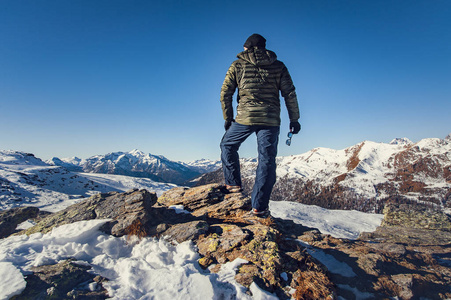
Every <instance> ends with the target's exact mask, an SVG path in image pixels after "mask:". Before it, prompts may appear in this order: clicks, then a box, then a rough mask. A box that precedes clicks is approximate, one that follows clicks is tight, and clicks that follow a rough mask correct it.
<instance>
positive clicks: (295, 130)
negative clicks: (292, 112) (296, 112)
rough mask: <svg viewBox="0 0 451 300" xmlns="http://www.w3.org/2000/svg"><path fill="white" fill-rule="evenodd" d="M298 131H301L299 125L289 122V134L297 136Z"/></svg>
mask: <svg viewBox="0 0 451 300" xmlns="http://www.w3.org/2000/svg"><path fill="white" fill-rule="evenodd" d="M299 131H301V124H299V122H298V121H296V122H290V132H292V133H293V134H297V133H299Z"/></svg>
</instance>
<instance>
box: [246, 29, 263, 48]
mask: <svg viewBox="0 0 451 300" xmlns="http://www.w3.org/2000/svg"><path fill="white" fill-rule="evenodd" d="M244 47H246V48H252V47H258V48H266V39H265V38H264V37H262V36H261V35H259V34H257V33H254V34H253V35H251V36H250V37H248V38H247V40H246V42H245V43H244Z"/></svg>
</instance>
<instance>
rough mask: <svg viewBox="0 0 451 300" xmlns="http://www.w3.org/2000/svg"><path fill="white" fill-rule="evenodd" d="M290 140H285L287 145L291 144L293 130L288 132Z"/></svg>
mask: <svg viewBox="0 0 451 300" xmlns="http://www.w3.org/2000/svg"><path fill="white" fill-rule="evenodd" d="M287 136H288V140H287V141H286V142H285V144H287V146H290V145H291V138H292V137H293V132H291V131H290V132H288V135H287Z"/></svg>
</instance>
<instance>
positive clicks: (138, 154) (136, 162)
mask: <svg viewBox="0 0 451 300" xmlns="http://www.w3.org/2000/svg"><path fill="white" fill-rule="evenodd" d="M47 163H49V164H51V165H56V166H62V167H65V168H66V169H68V170H72V171H83V172H86V173H101V174H117V175H127V176H134V177H144V178H150V179H152V180H154V181H157V182H168V183H174V184H183V183H185V182H187V181H188V180H190V179H192V178H194V177H197V176H199V175H200V174H203V173H206V172H210V171H212V170H215V169H216V168H218V167H219V165H218V162H214V161H210V160H205V159H203V160H197V161H194V162H191V163H182V162H176V161H171V160H169V159H167V158H166V157H164V156H161V155H152V154H146V153H144V152H142V151H139V150H136V149H135V150H132V151H130V152H113V153H109V154H106V155H96V156H92V157H90V158H87V159H85V160H81V159H79V158H77V157H74V158H63V159H59V158H57V157H54V158H52V159H51V160H49V161H47Z"/></svg>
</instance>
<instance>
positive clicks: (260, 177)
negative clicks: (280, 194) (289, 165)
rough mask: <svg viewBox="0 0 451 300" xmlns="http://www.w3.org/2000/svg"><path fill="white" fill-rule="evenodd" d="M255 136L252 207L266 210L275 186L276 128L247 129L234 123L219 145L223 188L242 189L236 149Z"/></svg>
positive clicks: (252, 127) (245, 126) (255, 127)
mask: <svg viewBox="0 0 451 300" xmlns="http://www.w3.org/2000/svg"><path fill="white" fill-rule="evenodd" d="M254 132H255V133H256V135H257V144H258V166H257V174H256V177H255V183H254V188H253V190H252V207H253V208H255V209H257V210H265V209H267V208H268V204H269V197H270V196H271V191H272V188H273V186H274V183H275V182H276V156H277V144H278V142H279V132H280V128H279V126H258V125H255V126H249V125H242V124H238V123H236V122H233V123H232V126H230V128H229V129H228V130H227V131H226V133H225V134H224V137H223V138H222V141H221V160H222V169H223V171H224V178H225V183H226V184H228V185H238V186H241V173H240V162H239V156H238V149H239V148H240V146H241V143H243V142H244V141H245V140H246V139H247V138H248V137H249V136H250V135H251V134H252V133H254Z"/></svg>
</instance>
